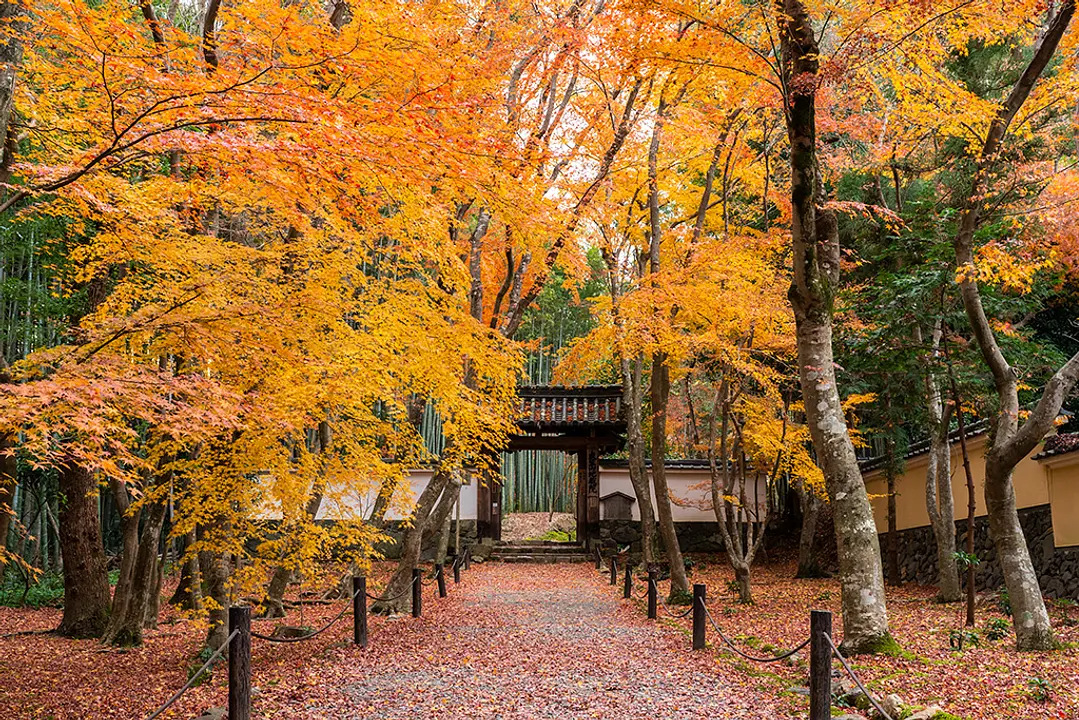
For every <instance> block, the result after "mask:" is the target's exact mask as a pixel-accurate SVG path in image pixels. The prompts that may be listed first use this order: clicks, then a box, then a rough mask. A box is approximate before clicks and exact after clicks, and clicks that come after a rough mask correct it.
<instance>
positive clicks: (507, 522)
mask: <svg viewBox="0 0 1079 720" xmlns="http://www.w3.org/2000/svg"><path fill="white" fill-rule="evenodd" d="M576 530H577V518H576V517H575V516H574V515H573V514H571V513H554V514H553V515H552V514H550V513H545V512H535V513H511V514H509V515H506V516H504V517H503V518H502V541H503V542H519V541H521V540H537V539H539V538H541V537H542V536H543V535H544V533H547V532H551V531H559V532H571V531H572V532H576Z"/></svg>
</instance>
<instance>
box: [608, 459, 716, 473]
mask: <svg viewBox="0 0 1079 720" xmlns="http://www.w3.org/2000/svg"><path fill="white" fill-rule="evenodd" d="M644 465H645V467H649V468H650V467H652V460H651V459H650V458H645V461H644ZM599 466H600V467H602V468H609V469H611V470H621V469H624V468H628V467H629V460H627V459H625V458H600V461H599ZM663 467H664V469H666V470H705V471H706V470H709V469H710V468H711V467H712V466H711V464H710V463H709V462H708V460H707V459H706V458H667V459H666V460H664V461H663Z"/></svg>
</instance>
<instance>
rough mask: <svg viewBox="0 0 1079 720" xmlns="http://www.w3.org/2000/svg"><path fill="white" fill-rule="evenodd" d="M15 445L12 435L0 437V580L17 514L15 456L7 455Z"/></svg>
mask: <svg viewBox="0 0 1079 720" xmlns="http://www.w3.org/2000/svg"><path fill="white" fill-rule="evenodd" d="M13 445H14V438H13V437H12V436H11V435H0V578H2V577H3V576H4V567H5V566H6V565H7V555H6V551H7V542H8V534H9V533H10V531H11V519H12V518H13V517H14V513H15V509H14V508H13V507H12V505H13V501H14V499H15V483H16V474H15V456H14V455H7V454H5V451H7V450H10V449H11V448H12V447H13Z"/></svg>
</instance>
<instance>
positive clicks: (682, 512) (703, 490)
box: [599, 466, 767, 523]
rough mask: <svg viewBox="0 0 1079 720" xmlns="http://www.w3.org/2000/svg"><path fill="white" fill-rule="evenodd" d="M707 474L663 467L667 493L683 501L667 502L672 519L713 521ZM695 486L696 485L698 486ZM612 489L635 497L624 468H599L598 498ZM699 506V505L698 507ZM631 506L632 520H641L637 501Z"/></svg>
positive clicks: (761, 486) (761, 485) (759, 489)
mask: <svg viewBox="0 0 1079 720" xmlns="http://www.w3.org/2000/svg"><path fill="white" fill-rule="evenodd" d="M649 481H651V475H650V476H649ZM711 482H712V480H711V474H710V473H709V472H708V470H705V469H691V470H676V469H668V470H667V485H668V487H669V488H670V490H671V494H672V495H674V496H675V497H677V498H679V499H680V500H683V501H689V502H684V503H683V504H679V503H675V502H672V503H671V513H672V515H673V516H674V521H675V522H713V523H714V522H715V521H716V516H715V513H714V512H713V511H712V490H711ZM698 486H699V487H698ZM612 492H622V493H625V494H626V495H629V496H630V497H633V498H635V497H637V494H636V493H634V492H633V484H632V483H631V482H630V481H629V469H628V468H605V467H602V466H600V469H599V496H600V497H601V498H603V497H605V496H606V495H609V494H610V493H612ZM746 492H747V493H748V494H749V498H750V502H752V501H753V499H754V494H753V493H754V490H753V488H752V485H750V487H748V488H747V490H746ZM757 492H759V498H760V499H759V505H760V508H761V509H762V510H763V509H764V507H765V500H766V497H767V495H766V484H765V481H764V480H763V479H761V480H759V481H758V485H757ZM651 499H652V510H653V512H655V511H656V499H655V496H654V495H653V497H652V498H651ZM603 505H604V503H603V502H602V501H601V502H600V508H601V510H600V512H601V513H602V512H603ZM698 505H700V507H698ZM630 507H631V508H632V509H633V519H634V520H640V519H641V511H640V507H639V505H638V503H636V502H635V503H633V504H632V505H631V506H630Z"/></svg>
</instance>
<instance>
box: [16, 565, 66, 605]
mask: <svg viewBox="0 0 1079 720" xmlns="http://www.w3.org/2000/svg"><path fill="white" fill-rule="evenodd" d="M63 601H64V576H63V575H62V574H61V573H45V574H43V575H41V576H40V577H39V578H37V581H36V582H34V581H33V580H28V579H27V578H26V577H24V576H23V575H22V574H20V573H19V571H18V570H17V569H15V568H13V567H9V568H8V572H7V573H6V574H5V575H4V582H3V584H2V585H0V605H7V606H8V607H34V608H38V607H42V606H59V605H62V604H63Z"/></svg>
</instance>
